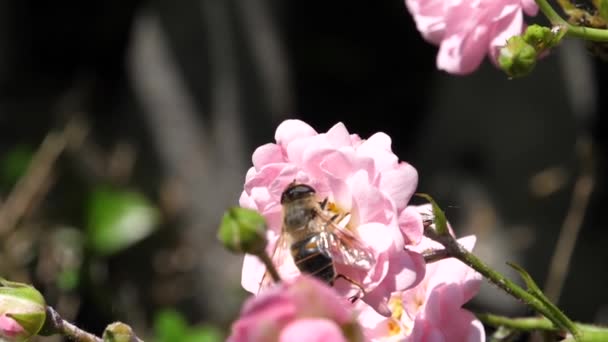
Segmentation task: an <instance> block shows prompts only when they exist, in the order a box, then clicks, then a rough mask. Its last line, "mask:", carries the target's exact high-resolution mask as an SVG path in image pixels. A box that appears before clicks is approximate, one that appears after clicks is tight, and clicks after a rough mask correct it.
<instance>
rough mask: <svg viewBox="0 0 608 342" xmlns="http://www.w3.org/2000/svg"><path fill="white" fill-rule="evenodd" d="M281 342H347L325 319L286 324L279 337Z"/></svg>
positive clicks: (301, 320) (336, 327)
mask: <svg viewBox="0 0 608 342" xmlns="http://www.w3.org/2000/svg"><path fill="white" fill-rule="evenodd" d="M279 341H281V342H347V340H346V338H345V337H344V335H343V334H342V331H341V330H340V327H338V326H337V325H336V324H335V323H334V322H332V321H330V320H327V319H320V318H316V319H315V318H309V319H299V320H296V321H294V322H292V323H290V324H288V325H287V326H286V327H285V329H283V331H282V332H281V336H280V337H279Z"/></svg>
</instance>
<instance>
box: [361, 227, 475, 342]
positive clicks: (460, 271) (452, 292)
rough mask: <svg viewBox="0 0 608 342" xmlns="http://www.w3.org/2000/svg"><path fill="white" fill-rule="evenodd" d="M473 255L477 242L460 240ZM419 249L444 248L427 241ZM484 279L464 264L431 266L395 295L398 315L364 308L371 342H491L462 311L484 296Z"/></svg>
mask: <svg viewBox="0 0 608 342" xmlns="http://www.w3.org/2000/svg"><path fill="white" fill-rule="evenodd" d="M458 241H459V242H460V243H461V244H462V245H463V246H464V247H465V248H467V249H468V250H472V248H473V246H474V244H475V237H474V236H468V237H465V238H461V239H459V240H458ZM415 248H416V249H418V250H425V249H430V248H433V249H440V248H442V247H441V245H439V244H438V243H436V242H434V241H432V240H430V239H427V238H423V241H422V242H421V243H420V245H418V246H416V247H415ZM480 285H481V275H480V274H479V273H477V272H475V271H474V270H473V269H471V268H469V267H468V266H467V265H465V264H463V263H462V262H460V261H459V260H456V259H453V258H449V259H444V260H441V261H437V262H435V263H431V264H428V265H427V268H426V275H425V277H424V279H423V280H422V282H421V283H420V284H418V285H417V286H416V287H414V288H412V289H409V290H406V291H400V292H396V293H394V294H393V296H392V297H391V300H390V304H389V305H390V306H391V308H392V316H391V317H389V318H387V317H383V316H381V315H378V314H377V313H376V312H375V311H374V310H371V309H369V308H366V307H362V309H361V314H360V316H359V322H360V324H361V325H362V326H363V328H364V331H365V334H366V336H367V338H369V339H370V340H371V341H416V342H423V341H438V342H440V341H468V342H477V341H479V342H482V341H485V331H484V328H483V325H482V323H481V322H480V321H479V320H478V319H477V318H476V317H475V316H474V315H473V314H472V313H471V312H469V311H467V310H465V309H463V308H462V305H463V304H465V303H466V302H468V301H469V300H470V299H471V298H473V296H474V295H475V294H476V293H477V292H478V290H479V286H480Z"/></svg>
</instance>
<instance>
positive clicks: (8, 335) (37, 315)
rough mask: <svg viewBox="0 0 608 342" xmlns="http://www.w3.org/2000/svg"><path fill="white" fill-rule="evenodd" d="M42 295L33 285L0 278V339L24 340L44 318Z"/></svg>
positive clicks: (38, 327)
mask: <svg viewBox="0 0 608 342" xmlns="http://www.w3.org/2000/svg"><path fill="white" fill-rule="evenodd" d="M45 309H46V304H45V301H44V297H42V295H41V294H40V292H38V290H36V289H35V288H34V287H32V286H29V285H27V284H22V283H16V282H11V281H7V280H5V279H2V278H0V340H1V341H26V340H27V339H28V338H30V337H31V336H34V335H36V334H37V333H38V332H39V331H40V328H42V325H43V324H44V321H45V319H46V311H45Z"/></svg>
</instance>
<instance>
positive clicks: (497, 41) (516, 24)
mask: <svg viewBox="0 0 608 342" xmlns="http://www.w3.org/2000/svg"><path fill="white" fill-rule="evenodd" d="M522 28H523V14H522V12H521V11H520V10H516V11H514V12H513V13H511V15H510V16H507V17H504V18H502V19H501V20H500V21H499V22H497V23H496V26H495V27H494V31H493V32H492V34H491V35H492V36H493V37H494V38H493V39H492V40H491V41H490V46H489V52H490V55H491V57H492V58H491V60H492V62H493V63H494V64H496V63H497V62H496V59H497V58H498V53H499V49H500V47H502V46H504V45H505V44H506V43H507V40H508V39H509V38H511V37H513V36H516V35H518V34H520V33H521V32H522Z"/></svg>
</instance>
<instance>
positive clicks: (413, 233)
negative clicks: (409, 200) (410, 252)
mask: <svg viewBox="0 0 608 342" xmlns="http://www.w3.org/2000/svg"><path fill="white" fill-rule="evenodd" d="M399 229H401V233H403V236H404V237H405V239H406V241H405V244H406V245H416V244H418V243H420V241H421V240H422V234H423V231H424V227H423V225H422V217H421V216H420V213H419V212H418V210H417V209H416V207H413V206H409V207H406V208H405V210H403V211H402V212H401V214H400V215H399Z"/></svg>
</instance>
